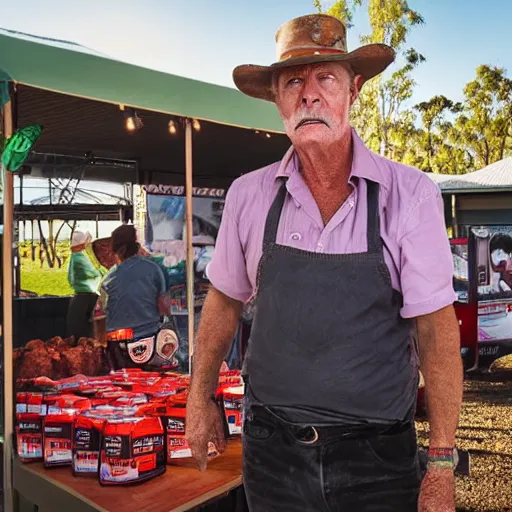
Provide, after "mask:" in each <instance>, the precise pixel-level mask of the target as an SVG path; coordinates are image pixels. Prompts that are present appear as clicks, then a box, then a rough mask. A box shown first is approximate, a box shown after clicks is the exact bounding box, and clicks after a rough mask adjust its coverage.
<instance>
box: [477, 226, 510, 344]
mask: <svg viewBox="0 0 512 512" xmlns="http://www.w3.org/2000/svg"><path fill="white" fill-rule="evenodd" d="M472 235H473V237H474V244H475V245H474V246H475V267H476V268H475V279H476V281H477V282H476V285H477V300H478V341H479V342H496V341H506V340H512V226H489V227H479V228H477V227H474V228H472Z"/></svg>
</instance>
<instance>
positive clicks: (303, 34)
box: [276, 14, 347, 62]
mask: <svg viewBox="0 0 512 512" xmlns="http://www.w3.org/2000/svg"><path fill="white" fill-rule="evenodd" d="M276 53H277V60H278V62H282V61H284V60H287V59H290V58H293V57H300V56H304V55H319V54H324V53H347V31H346V28H345V25H344V24H343V23H342V22H341V21H340V20H339V19H337V18H335V17H333V16H328V15H326V14H309V15H307V16H301V17H299V18H295V19H293V20H290V21H288V22H286V23H284V24H283V25H281V27H279V29H278V30H277V32H276Z"/></svg>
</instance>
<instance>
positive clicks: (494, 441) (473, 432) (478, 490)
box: [417, 374, 512, 512]
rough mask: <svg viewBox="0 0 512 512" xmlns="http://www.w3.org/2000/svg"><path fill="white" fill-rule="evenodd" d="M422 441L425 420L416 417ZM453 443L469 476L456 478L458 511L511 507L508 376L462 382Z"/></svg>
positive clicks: (511, 388)
mask: <svg viewBox="0 0 512 512" xmlns="http://www.w3.org/2000/svg"><path fill="white" fill-rule="evenodd" d="M417 427H418V438H419V443H420V444H421V445H423V446H424V445H425V443H426V440H427V435H428V425H427V423H425V422H418V423H417ZM457 447H458V448H460V449H464V450H469V451H470V453H471V476H470V477H457V512H512V378H511V377H508V378H504V377H503V376H502V377H501V378H500V377H499V376H493V375H489V374H487V375H475V376H472V377H471V380H467V381H466V382H465V385H464V404H463V408H462V412H461V417H460V423H459V430H458V432H457Z"/></svg>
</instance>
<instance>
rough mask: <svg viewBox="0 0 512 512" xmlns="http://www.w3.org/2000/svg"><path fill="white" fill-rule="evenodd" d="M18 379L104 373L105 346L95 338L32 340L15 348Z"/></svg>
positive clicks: (15, 366)
mask: <svg viewBox="0 0 512 512" xmlns="http://www.w3.org/2000/svg"><path fill="white" fill-rule="evenodd" d="M13 359H14V377H15V379H31V378H36V377H48V378H50V379H53V380H57V379H63V378H65V377H71V376H72V375H76V374H83V375H102V374H105V373H107V368H106V364H105V357H104V349H103V347H102V346H101V344H100V343H99V342H97V341H96V340H95V339H92V338H80V339H79V340H78V343H75V339H74V338H67V339H62V338H61V337H59V336H56V337H55V338H52V339H50V340H48V341H47V342H46V343H45V342H44V341H42V340H32V341H29V342H28V343H27V344H26V345H25V347H23V348H18V349H16V350H14V352H13Z"/></svg>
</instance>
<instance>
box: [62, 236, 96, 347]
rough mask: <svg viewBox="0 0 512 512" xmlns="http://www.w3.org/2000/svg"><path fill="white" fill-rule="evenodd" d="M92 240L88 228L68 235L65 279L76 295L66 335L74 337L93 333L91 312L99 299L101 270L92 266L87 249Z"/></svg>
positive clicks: (70, 305) (87, 335) (77, 337)
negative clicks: (68, 258)
mask: <svg viewBox="0 0 512 512" xmlns="http://www.w3.org/2000/svg"><path fill="white" fill-rule="evenodd" d="M91 241H92V237H91V235H90V233H89V232H87V231H86V232H85V233H84V232H82V231H75V232H74V233H73V236H72V237H71V258H70V260H69V269H68V281H69V284H70V285H71V288H73V291H74V293H75V294H74V296H73V298H72V299H71V301H70V303H69V307H68V315H67V335H68V336H74V337H75V339H76V340H78V339H79V338H82V337H85V338H92V336H93V324H92V313H93V311H94V306H95V304H96V301H97V300H98V287H99V284H100V281H101V272H100V271H99V270H98V269H96V268H95V267H94V265H93V264H92V262H91V260H90V259H89V256H88V255H87V252H86V249H87V247H88V245H89V244H90V243H91Z"/></svg>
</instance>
